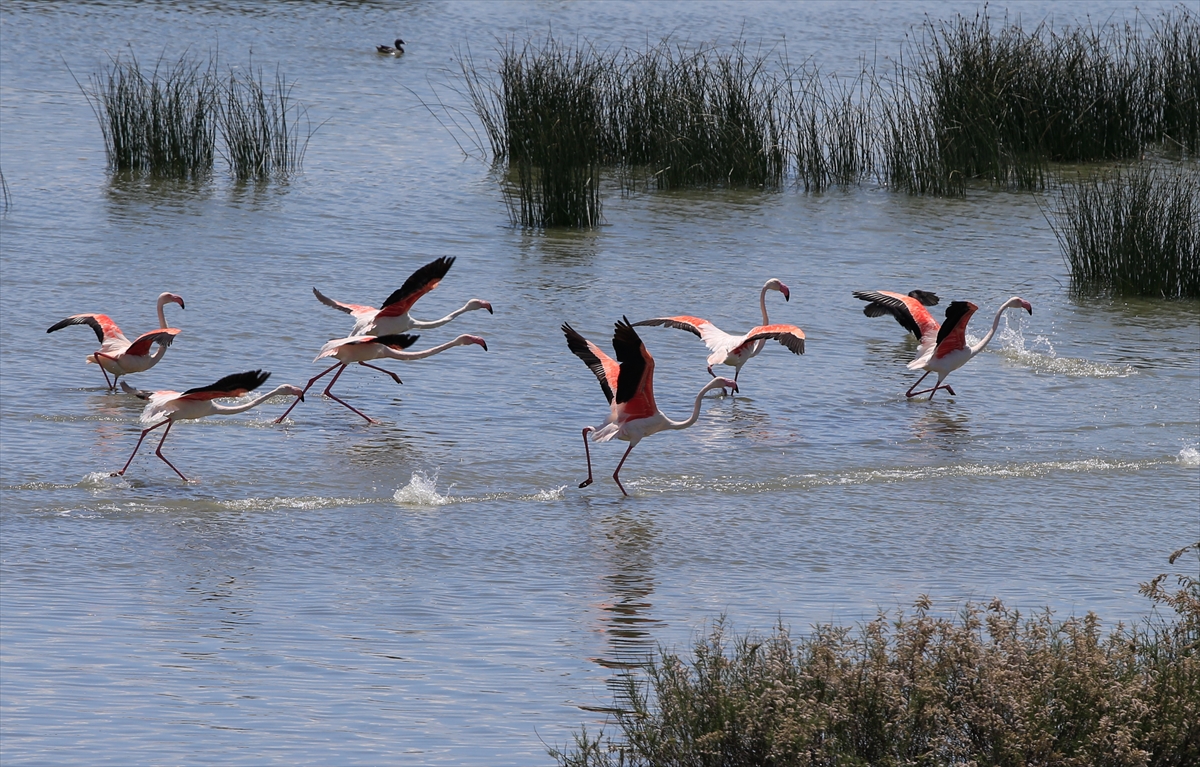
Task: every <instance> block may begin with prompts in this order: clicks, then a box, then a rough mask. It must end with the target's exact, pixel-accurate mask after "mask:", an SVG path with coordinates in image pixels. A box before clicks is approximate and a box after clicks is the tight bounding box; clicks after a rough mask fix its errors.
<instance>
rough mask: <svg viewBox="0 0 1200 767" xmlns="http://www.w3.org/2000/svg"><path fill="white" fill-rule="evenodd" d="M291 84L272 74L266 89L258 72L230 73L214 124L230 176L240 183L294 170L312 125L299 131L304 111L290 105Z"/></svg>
mask: <svg viewBox="0 0 1200 767" xmlns="http://www.w3.org/2000/svg"><path fill="white" fill-rule="evenodd" d="M291 92H292V85H290V84H288V83H287V82H286V81H285V80H284V78H283V75H282V74H281V73H280V72H279V71H276V72H275V82H274V85H273V87H267V85H266V84H265V82H264V79H263V73H262V70H261V69H259V70H258V71H257V72H255V71H254V70H253V69H249V70H244V71H242V72H236V71H235V72H231V73H230V75H229V80H228V81H227V82H226V84H225V86H224V89H223V90H222V92H221V98H220V102H219V112H218V114H219V117H220V120H219V125H220V132H221V138H222V140H223V142H224V146H225V158H226V160H227V161H228V163H229V170H230V173H232V174H233V176H234V178H236V179H238V180H239V181H248V180H252V179H266V178H270V177H271V176H275V175H286V174H288V173H290V172H293V171H296V170H299V168H300V164H301V162H302V161H303V159H304V151H305V149H306V148H307V146H308V139H309V138H310V137H311V135H312V128H311V125H308V129H307V131H306V132H304V133H301V131H300V130H299V121H300V120H301V119H305V120H306V119H307V112H306V110H305V109H304V108H303V107H301V106H299V105H297V104H295V103H294V102H292V100H291Z"/></svg>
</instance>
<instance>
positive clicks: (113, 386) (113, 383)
mask: <svg viewBox="0 0 1200 767" xmlns="http://www.w3.org/2000/svg"><path fill="white" fill-rule="evenodd" d="M92 356H93V357H95V358H96V367H98V368H100V372H101V373H103V374H104V383H105V384H107V385H108V390H109V391H116V390H117V378H118V376H116V375H114V376H113V380H112V381H111V382H110V381H109V380H108V371H107V370H105V369H104V366H103V365H101V364H100V358H101V357H103V358H104V359H106V360H112V361H113V362H116V360H115V359H113V358H112V357H110V356H109V355H107V354H101V353H100V352H96V353H95V354H93V355H92Z"/></svg>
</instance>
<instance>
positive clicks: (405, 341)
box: [360, 333, 420, 349]
mask: <svg viewBox="0 0 1200 767" xmlns="http://www.w3.org/2000/svg"><path fill="white" fill-rule="evenodd" d="M418 338H420V336H414V335H410V334H408V333H392V334H390V335H386V336H376V337H375V343H377V344H383V345H384V346H388V347H391V348H392V349H407V348H408V347H410V346H412V345H413V344H415V343H416V342H417V339H418ZM360 343H361V342H360Z"/></svg>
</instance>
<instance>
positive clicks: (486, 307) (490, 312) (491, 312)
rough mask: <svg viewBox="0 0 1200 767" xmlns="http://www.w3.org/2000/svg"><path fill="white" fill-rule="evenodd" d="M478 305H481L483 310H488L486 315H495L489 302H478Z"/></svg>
mask: <svg viewBox="0 0 1200 767" xmlns="http://www.w3.org/2000/svg"><path fill="white" fill-rule="evenodd" d="M479 303H481V304H483V308H484V309H487V310H488V314H495V312H493V311H492V304H491V302H490V301H480V302H479Z"/></svg>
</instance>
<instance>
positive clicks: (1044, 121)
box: [881, 6, 1200, 194]
mask: <svg viewBox="0 0 1200 767" xmlns="http://www.w3.org/2000/svg"><path fill="white" fill-rule="evenodd" d="M905 53H906V56H905V58H904V59H902V61H907V62H908V63H902V64H898V65H897V66H896V71H895V73H894V75H892V76H891V77H890V78H889V79H888V81H889V82H890V84H891V85H892V90H891V93H890V98H889V99H887V100H885V101H884V103H883V104H882V123H883V126H884V129H883V131H882V135H881V143H882V147H881V154H882V155H883V156H884V158H885V166H886V168H887V172H886V177H887V179H888V180H889V181H890V182H891V183H892V184H894V185H895V186H897V187H898V188H902V189H905V190H906V191H909V192H917V193H925V192H933V193H935V194H944V193H961V191H962V189H963V183H965V181H967V180H970V179H980V180H984V181H990V182H992V183H995V184H998V185H1000V186H1003V187H1007V188H1013V189H1039V188H1042V187H1043V186H1044V184H1045V182H1046V177H1047V173H1048V171H1049V168H1050V164H1051V163H1081V162H1102V161H1112V160H1129V159H1137V158H1138V157H1140V156H1141V155H1142V154H1143V153H1144V152H1145V151H1146V149H1147V148H1148V147H1152V146H1156V145H1163V146H1167V147H1170V148H1176V149H1178V150H1181V151H1183V152H1186V153H1189V154H1191V155H1193V156H1194V154H1195V151H1196V148H1197V144H1198V141H1197V126H1198V125H1200V19H1198V18H1197V16H1196V15H1195V14H1194V13H1193V12H1192V11H1190V10H1189V9H1187V8H1186V7H1183V6H1181V7H1179V8H1178V9H1175V10H1172V11H1167V12H1165V13H1163V14H1162V15H1161V16H1160V17H1159V18H1158V19H1156V20H1145V19H1139V21H1138V23H1134V24H1125V25H1108V26H1081V27H1073V28H1066V29H1054V28H1052V27H1050V26H1049V25H1047V24H1041V25H1038V26H1037V27H1035V28H1034V29H1033V30H1032V31H1026V30H1024V29H1022V28H1021V27H1020V26H1019V25H1017V24H1015V23H1011V22H1010V21H1009V20H1008V19H1007V18H1005V19H1004V20H1003V22H1001V23H999V24H997V23H995V22H993V20H992V19H991V18H990V17H989V16H988V14H987V12H986V11H984V12H982V13H980V14H978V15H976V16H975V17H973V18H970V17H962V16H960V17H957V18H956V19H955V20H953V21H951V22H934V21H929V22H927V23H926V25H925V26H924V28H923V29H922V31H921V34H920V36H919V38H916V39H914V40H913V41H911V42H910V43H909V44H908V45H907V46H906V51H905Z"/></svg>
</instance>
